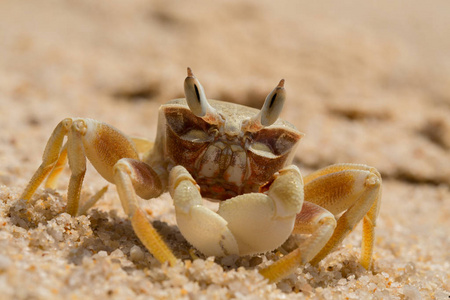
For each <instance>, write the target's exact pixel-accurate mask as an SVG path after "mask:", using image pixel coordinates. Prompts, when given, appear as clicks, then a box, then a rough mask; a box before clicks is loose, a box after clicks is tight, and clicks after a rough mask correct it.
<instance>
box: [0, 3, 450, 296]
mask: <svg viewBox="0 0 450 300" xmlns="http://www.w3.org/2000/svg"><path fill="white" fill-rule="evenodd" d="M449 10H450V4H449V3H448V1H443V0H440V1H434V2H433V4H432V5H431V4H430V3H423V2H421V1H417V0H413V1H408V3H403V2H402V3H400V2H399V3H391V1H387V0H383V1H377V2H376V3H375V2H374V3H369V2H367V3H360V2H358V1H349V0H344V1H339V2H336V3H327V2H324V1H319V2H314V3H312V2H310V1H280V2H276V3H275V1H256V0H253V1H251V0H246V1H217V2H212V1H211V2H206V1H205V2H203V1H197V0H194V1H184V2H181V1H179V2H175V1H143V0H130V1H118V0H111V1H103V2H100V1H96V2H92V1H87V0H81V1H55V0H54V1H51V0H49V1H43V0H36V1H25V0H10V1H1V2H0V199H1V201H0V290H1V293H0V299H94V298H95V299H100V298H101V299H152V298H155V299H175V298H181V299H227V298H239V299H449V297H450V251H449V249H450V229H449V228H450V57H449V55H448V53H449V51H450V18H448V11H449ZM188 66H189V67H191V68H192V69H193V70H194V72H195V74H196V76H197V77H198V78H199V79H200V81H201V82H202V84H203V86H204V88H205V90H206V93H207V95H208V97H210V98H214V99H221V100H226V101H231V102H236V103H240V104H245V105H249V106H252V107H257V108H260V107H261V106H262V103H263V101H264V98H265V96H266V95H267V94H268V93H269V92H270V91H271V90H272V89H273V87H274V86H275V85H276V84H277V83H278V81H279V80H280V79H281V78H285V79H286V90H287V95H288V96H287V100H286V103H285V107H284V110H283V112H282V118H284V119H286V120H288V121H289V122H291V123H293V124H294V125H295V126H296V127H297V128H298V129H299V130H300V131H302V132H304V133H305V134H306V135H305V137H304V138H303V139H302V140H301V142H300V145H299V147H298V149H297V152H296V155H295V158H294V163H295V164H297V165H298V166H299V167H300V169H301V170H302V172H303V174H308V173H309V172H312V171H313V170H315V169H318V168H321V167H324V166H327V165H330V164H333V163H339V162H351V163H363V164H368V165H371V166H373V167H376V168H377V169H378V170H379V171H380V172H381V174H382V176H383V197H382V204H381V211H380V214H379V217H378V220H377V227H376V239H375V249H374V266H373V270H372V271H366V270H365V269H364V268H363V267H362V266H361V265H360V264H359V262H358V258H359V254H360V243H361V226H360V225H359V226H357V227H356V228H355V229H354V231H353V232H352V233H351V234H350V235H349V236H348V237H347V238H346V239H345V240H344V242H343V243H342V244H341V245H340V246H339V247H338V248H337V249H336V251H335V252H333V253H332V254H330V255H329V256H327V257H326V258H325V259H324V260H323V261H322V262H320V264H319V265H318V266H317V267H313V266H311V265H309V264H307V265H305V266H301V267H299V268H298V270H297V271H296V272H295V273H293V274H292V275H290V276H289V277H287V278H286V279H283V280H282V281H281V282H279V283H277V284H268V283H267V281H266V280H264V278H263V277H262V276H260V275H259V274H258V272H257V270H258V268H260V267H261V266H264V265H268V264H270V263H271V262H272V261H274V260H277V259H279V258H280V257H281V256H282V255H284V254H286V253H287V251H289V250H290V249H292V244H293V241H292V240H290V241H289V242H288V243H286V244H285V245H284V246H283V247H281V248H280V249H277V250H275V251H273V252H271V253H268V254H264V255H255V256H246V257H237V256H228V257H224V258H213V257H209V258H208V257H205V256H203V255H202V254H201V253H200V252H198V251H197V250H195V249H193V248H192V246H190V245H189V244H188V243H187V242H186V240H185V239H184V238H183V236H182V235H181V233H180V232H179V230H178V228H177V226H176V222H175V217H174V209H173V206H172V200H171V199H170V196H169V195H168V194H167V193H165V194H163V195H162V196H161V197H158V198H156V199H152V200H150V201H142V207H143V208H144V210H145V211H146V212H147V214H148V218H149V220H151V222H152V223H153V225H154V226H155V227H156V228H157V230H158V231H159V232H160V233H161V235H162V236H163V237H164V239H165V240H166V241H167V243H168V244H169V246H170V247H171V249H173V251H174V253H175V255H176V256H177V257H178V258H180V259H181V260H180V263H179V264H178V265H176V266H174V267H169V266H167V265H161V264H160V263H158V262H157V261H156V259H155V258H153V256H152V255H151V254H150V253H149V252H148V251H147V250H146V249H145V248H144V246H143V245H142V244H141V243H140V241H139V240H138V239H137V237H136V235H135V234H134V232H133V230H132V228H131V224H130V221H129V220H128V219H127V218H126V216H125V214H124V212H123V210H122V208H121V206H120V201H119V199H118V196H117V193H116V190H115V187H114V186H112V185H110V187H109V190H108V192H107V193H106V195H105V196H104V197H103V198H102V199H101V200H100V201H99V203H98V204H97V205H96V206H95V207H94V208H92V209H91V210H89V211H88V213H87V215H84V216H79V217H70V216H69V215H68V214H66V213H65V212H64V211H65V203H66V201H65V199H66V193H67V182H68V178H69V176H70V172H69V170H68V168H67V170H65V171H64V173H63V175H62V176H61V179H60V181H59V182H58V187H57V189H56V190H44V189H43V188H40V189H38V191H37V193H36V194H35V196H34V197H33V199H32V200H31V201H30V202H28V203H27V202H26V201H24V200H20V199H18V198H19V196H20V194H21V192H22V191H23V189H24V187H25V186H26V184H27V183H28V181H29V180H30V178H31V176H32V174H33V172H34V171H35V170H36V169H37V168H38V166H39V164H40V162H41V157H42V153H43V150H44V147H45V144H46V141H47V139H48V138H49V136H50V134H51V132H52V130H53V129H54V127H55V126H56V124H58V122H59V121H61V120H63V119H64V118H66V117H88V118H94V119H97V120H101V121H103V122H106V123H108V124H111V125H113V126H114V127H116V128H119V129H120V130H121V131H123V132H125V133H126V134H129V135H131V136H143V137H146V138H148V139H150V140H153V139H154V138H155V136H156V125H157V116H158V107H159V106H160V105H161V104H163V103H165V102H166V101H168V100H170V99H173V98H178V97H182V96H183V80H184V78H185V76H186V67H188ZM105 184H107V182H106V181H105V180H104V179H102V178H101V176H100V175H99V174H97V173H96V171H95V170H94V169H93V167H92V166H90V165H88V171H87V175H86V179H85V183H84V185H83V189H82V197H83V199H85V198H87V197H89V196H90V195H92V194H93V193H95V192H96V191H97V190H99V189H100V188H102V187H103V186H104V185H105ZM196 257H198V258H196ZM194 258H196V259H194ZM181 261H183V262H181Z"/></svg>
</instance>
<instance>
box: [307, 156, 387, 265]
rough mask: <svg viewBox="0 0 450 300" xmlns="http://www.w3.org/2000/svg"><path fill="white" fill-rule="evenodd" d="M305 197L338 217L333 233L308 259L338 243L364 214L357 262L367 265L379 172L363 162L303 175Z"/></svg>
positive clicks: (318, 258) (377, 204) (315, 260)
mask: <svg viewBox="0 0 450 300" xmlns="http://www.w3.org/2000/svg"><path fill="white" fill-rule="evenodd" d="M305 199H306V200H307V201H310V202H313V203H316V204H318V205H320V206H321V207H324V208H326V209H327V210H328V211H330V212H331V213H333V214H334V215H338V214H339V213H341V212H343V211H345V213H344V214H343V215H342V216H341V217H340V218H339V220H338V222H337V226H336V229H335V230H334V233H333V235H332V236H331V238H330V239H329V241H328V242H327V244H326V245H325V246H324V247H323V249H322V250H321V251H320V252H319V253H318V254H317V255H316V256H315V257H314V258H313V259H312V260H311V261H310V262H311V264H317V263H318V262H319V261H321V260H322V259H323V258H324V257H325V256H326V255H328V254H329V253H330V252H331V251H332V250H333V249H334V248H335V247H336V246H337V245H339V244H340V243H341V242H342V241H343V240H344V238H345V237H346V236H347V235H348V234H349V233H350V231H351V230H353V228H354V227H355V226H356V225H357V224H358V222H359V221H360V220H361V219H363V218H364V223H363V243H362V254H361V260H360V262H361V264H362V265H363V266H364V267H365V268H366V269H369V268H370V266H371V260H372V252H373V241H374V238H375V237H374V228H375V225H376V224H375V221H376V217H377V215H378V211H379V207H380V200H381V176H380V174H379V173H378V171H377V170H376V169H375V168H371V167H368V166H365V165H354V164H340V165H333V166H330V167H327V168H325V169H322V170H319V171H317V172H315V173H313V174H311V175H309V176H307V177H305Z"/></svg>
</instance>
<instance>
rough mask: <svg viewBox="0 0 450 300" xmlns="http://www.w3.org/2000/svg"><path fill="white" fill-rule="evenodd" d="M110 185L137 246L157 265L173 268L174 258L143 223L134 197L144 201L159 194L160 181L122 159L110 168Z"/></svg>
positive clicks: (139, 164)
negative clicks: (143, 249)
mask: <svg viewBox="0 0 450 300" xmlns="http://www.w3.org/2000/svg"><path fill="white" fill-rule="evenodd" d="M114 182H115V183H116V186H117V192H118V193H119V197H120V200H121V202H122V206H123V209H124V211H125V213H126V214H127V215H128V217H129V218H130V220H131V224H132V226H133V229H134V232H135V233H136V235H137V236H138V237H139V239H140V240H141V242H142V243H143V244H144V245H145V247H146V248H147V249H148V250H149V251H150V253H152V254H153V256H155V258H156V259H158V260H159V261H160V262H161V263H164V262H166V261H168V262H169V263H170V264H171V265H174V264H175V263H176V258H175V256H174V255H173V253H172V251H171V250H170V249H169V248H168V247H167V245H166V244H165V242H164V241H163V239H162V238H161V236H160V235H159V234H158V232H157V231H156V230H155V228H154V227H153V226H152V224H151V223H150V222H149V221H148V220H147V217H146V215H145V213H144V211H143V210H142V209H141V208H140V207H139V204H138V200H137V197H136V194H138V195H139V196H140V197H142V198H144V199H150V198H153V197H156V196H158V195H160V194H161V193H162V191H163V189H162V185H161V181H160V180H159V177H158V176H157V174H156V173H155V171H153V169H152V168H151V167H150V166H149V165H147V164H145V163H143V162H141V161H138V160H134V159H126V158H123V159H121V160H119V161H118V162H117V164H116V165H115V166H114Z"/></svg>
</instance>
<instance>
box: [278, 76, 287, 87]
mask: <svg viewBox="0 0 450 300" xmlns="http://www.w3.org/2000/svg"><path fill="white" fill-rule="evenodd" d="M284 82H285V80H284V78H283V79H281V80H280V82H279V83H278V85H277V87H278V88H282V87H284Z"/></svg>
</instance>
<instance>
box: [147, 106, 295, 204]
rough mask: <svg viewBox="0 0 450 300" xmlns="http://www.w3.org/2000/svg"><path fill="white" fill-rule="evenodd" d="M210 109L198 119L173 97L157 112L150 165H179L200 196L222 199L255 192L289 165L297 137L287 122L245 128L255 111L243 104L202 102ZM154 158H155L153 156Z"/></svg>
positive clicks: (165, 167) (187, 107)
mask: <svg viewBox="0 0 450 300" xmlns="http://www.w3.org/2000/svg"><path fill="white" fill-rule="evenodd" d="M208 102H209V104H210V105H211V107H212V108H213V109H214V110H215V111H216V116H219V117H216V118H212V117H211V116H210V115H208V114H207V115H206V116H205V117H198V116H196V115H194V113H193V112H192V111H191V109H190V108H189V106H188V104H187V102H186V100H185V99H175V100H172V101H170V102H168V103H166V104H164V105H162V106H161V108H160V110H159V121H158V136H157V138H156V141H155V148H154V149H155V151H156V152H157V153H153V154H152V155H150V156H149V158H153V159H152V160H153V162H154V163H151V164H152V165H154V164H158V162H159V163H161V162H164V166H161V167H162V168H163V169H166V170H170V169H172V167H174V166H176V165H181V166H184V167H185V168H186V169H187V170H188V171H189V173H190V174H191V175H192V177H193V178H194V179H195V180H196V182H197V184H198V185H199V186H200V188H201V194H202V196H203V197H206V198H210V199H214V200H226V199H229V198H232V197H234V196H237V195H241V194H244V193H250V192H258V191H260V187H261V186H262V185H264V184H265V183H267V182H268V181H269V180H270V179H271V178H272V175H273V174H274V173H276V172H277V171H278V170H280V169H282V168H283V167H285V166H286V165H289V164H290V163H291V162H292V159H293V155H294V153H295V149H296V146H297V144H298V142H299V140H300V139H301V137H302V136H303V133H301V132H299V131H298V130H297V129H296V128H295V127H294V126H293V125H292V124H290V123H288V122H287V121H284V120H281V119H278V120H277V121H276V122H275V123H274V124H272V125H270V126H262V128H261V129H260V130H256V131H254V130H251V128H250V127H249V126H248V123H249V121H250V120H251V119H252V118H253V117H254V116H255V115H257V114H258V113H259V112H260V111H259V110H257V109H254V108H250V107H247V106H243V105H239V104H234V103H229V102H223V101H218V100H208ZM158 154H159V155H158Z"/></svg>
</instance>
